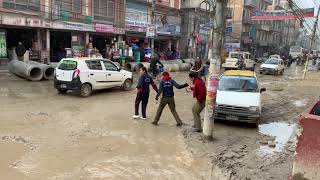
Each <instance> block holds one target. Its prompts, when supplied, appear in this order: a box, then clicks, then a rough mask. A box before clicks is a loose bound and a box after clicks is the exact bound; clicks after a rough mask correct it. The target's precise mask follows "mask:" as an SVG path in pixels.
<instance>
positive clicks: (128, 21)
mask: <svg viewBox="0 0 320 180" xmlns="http://www.w3.org/2000/svg"><path fill="white" fill-rule="evenodd" d="M147 25H148V8H147V5H146V4H143V3H137V2H134V1H131V0H128V1H126V18H125V29H126V35H125V37H124V42H125V44H124V46H125V52H126V53H127V54H126V55H128V57H129V58H130V59H131V60H134V61H137V62H140V61H148V60H149V59H150V58H151V48H150V45H151V40H150V39H147V38H146V31H147Z"/></svg>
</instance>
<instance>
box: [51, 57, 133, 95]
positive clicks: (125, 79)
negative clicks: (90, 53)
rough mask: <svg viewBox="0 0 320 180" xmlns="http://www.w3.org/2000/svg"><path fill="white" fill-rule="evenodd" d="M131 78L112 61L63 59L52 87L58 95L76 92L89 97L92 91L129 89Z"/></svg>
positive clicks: (129, 74) (130, 74)
mask: <svg viewBox="0 0 320 180" xmlns="http://www.w3.org/2000/svg"><path fill="white" fill-rule="evenodd" d="M132 84H133V76H132V73H131V72H129V71H125V70H122V69H121V68H120V67H118V66H117V65H116V64H114V63H113V62H112V61H110V60H107V59H98V58H65V59H62V60H61V61H60V62H59V64H58V66H57V68H56V71H55V78H54V87H55V88H56V89H57V90H58V92H59V93H66V92H67V91H68V90H71V91H76V92H78V93H79V94H80V95H81V96H83V97H87V96H90V95H91V93H92V91H93V90H98V89H106V88H113V87H122V89H123V90H129V89H131V87H132Z"/></svg>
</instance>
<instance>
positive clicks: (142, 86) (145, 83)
mask: <svg viewBox="0 0 320 180" xmlns="http://www.w3.org/2000/svg"><path fill="white" fill-rule="evenodd" d="M150 85H151V86H152V88H153V89H154V91H156V93H158V88H157V86H156V85H155V83H154V82H153V80H152V78H151V77H150V76H149V74H148V72H147V68H146V67H141V68H140V78H139V81H138V85H137V97H136V100H135V114H134V115H133V119H138V118H139V105H140V103H142V104H141V109H142V116H141V117H140V118H141V119H143V120H145V119H147V116H146V110H147V105H148V100H149V94H150V88H149V87H150Z"/></svg>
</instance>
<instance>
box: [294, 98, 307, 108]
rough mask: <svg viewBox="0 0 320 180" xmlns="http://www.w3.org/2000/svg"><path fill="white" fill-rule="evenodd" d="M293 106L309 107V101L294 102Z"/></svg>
mask: <svg viewBox="0 0 320 180" xmlns="http://www.w3.org/2000/svg"><path fill="white" fill-rule="evenodd" d="M293 105H294V106H295V107H305V106H306V105H307V100H306V99H304V100H296V101H294V102H293Z"/></svg>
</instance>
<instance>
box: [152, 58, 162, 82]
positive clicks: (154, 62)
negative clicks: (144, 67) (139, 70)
mask: <svg viewBox="0 0 320 180" xmlns="http://www.w3.org/2000/svg"><path fill="white" fill-rule="evenodd" d="M158 65H160V66H161V67H162V68H163V67H164V66H163V64H162V63H161V62H160V58H159V56H158V55H155V56H154V57H153V58H152V59H151V62H150V71H151V72H152V75H153V77H154V78H156V77H157V76H158V74H159V73H160V72H159V70H158V68H157V66H158Z"/></svg>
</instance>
